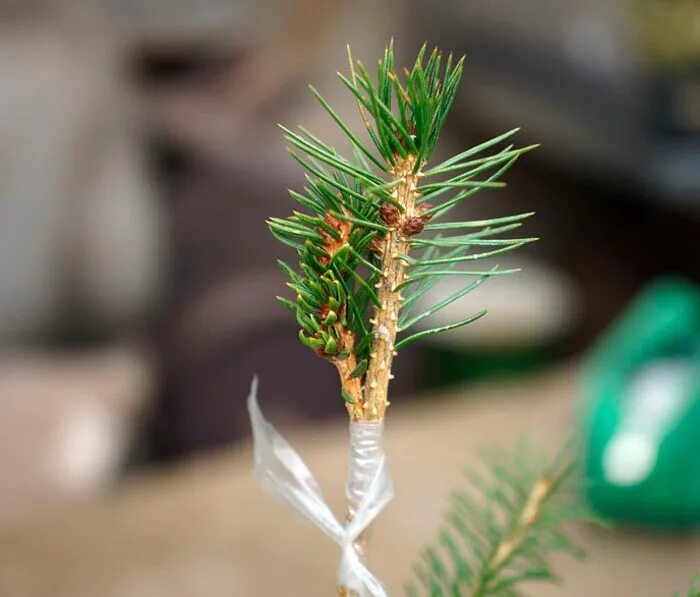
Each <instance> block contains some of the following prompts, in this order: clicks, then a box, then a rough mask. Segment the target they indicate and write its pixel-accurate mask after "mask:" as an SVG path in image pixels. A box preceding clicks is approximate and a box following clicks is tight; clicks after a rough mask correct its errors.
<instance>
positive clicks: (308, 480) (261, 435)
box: [248, 379, 394, 597]
mask: <svg viewBox="0 0 700 597" xmlns="http://www.w3.org/2000/svg"><path fill="white" fill-rule="evenodd" d="M248 410H249V412H250V420H251V424H252V427H253V443H254V452H255V474H256V476H257V478H258V481H259V482H260V484H261V485H262V487H263V488H264V489H265V491H266V492H267V493H268V494H269V495H270V496H271V497H272V498H274V499H275V500H276V501H278V502H279V503H281V504H282V505H284V506H285V507H286V508H287V509H288V510H290V511H291V512H293V513H294V514H296V515H297V516H300V517H301V518H303V519H305V520H307V521H308V522H310V523H311V524H313V525H315V526H317V527H318V528H319V529H321V530H322V531H323V532H324V533H325V534H326V535H328V537H330V538H331V539H332V540H333V541H335V543H337V544H338V545H339V546H340V549H341V557H340V565H339V567H338V585H339V586H343V587H346V588H347V589H349V590H350V591H351V592H353V593H355V594H357V595H359V596H360V597H384V596H386V595H387V592H386V590H385V589H384V587H383V586H382V584H381V582H379V580H378V579H377V578H376V577H375V576H374V575H373V574H372V573H371V572H370V571H369V569H368V568H367V567H366V565H365V563H364V562H363V560H362V557H361V554H360V553H359V551H360V550H359V549H358V543H357V541H358V538H359V537H360V535H361V533H362V531H363V530H364V529H366V528H367V527H368V526H369V525H370V524H371V523H372V521H373V520H374V519H375V518H376V517H377V516H378V515H379V513H380V512H381V510H382V509H383V508H384V506H385V505H386V504H387V503H388V502H389V501H390V500H391V498H392V497H393V496H394V490H393V486H392V482H391V477H390V475H389V469H388V467H387V464H386V457H385V455H384V452H383V449H382V442H381V436H382V425H381V423H377V422H353V423H351V425H350V444H351V445H350V465H349V471H348V484H347V496H348V503H349V508H350V514H351V516H350V517H349V519H348V521H347V523H346V524H345V525H342V524H341V523H340V522H338V519H337V518H336V517H335V515H334V514H333V512H331V510H330V508H329V507H328V504H327V503H326V501H325V499H324V498H323V495H322V493H321V490H320V488H319V486H318V483H317V482H316V479H314V476H313V475H312V474H311V471H310V470H309V469H308V467H307V466H306V464H304V461H303V460H302V459H301V457H300V456H299V455H298V454H297V453H296V451H295V450H294V448H292V447H291V446H290V445H289V443H287V441H286V440H285V439H284V438H283V437H282V436H281V435H280V434H279V433H278V432H277V430H276V429H275V428H274V427H273V426H272V424H271V423H269V422H268V421H267V420H266V419H265V418H264V417H263V415H262V412H261V411H260V407H259V406H258V401H257V379H255V380H253V384H252V387H251V391H250V396H249V397H248Z"/></svg>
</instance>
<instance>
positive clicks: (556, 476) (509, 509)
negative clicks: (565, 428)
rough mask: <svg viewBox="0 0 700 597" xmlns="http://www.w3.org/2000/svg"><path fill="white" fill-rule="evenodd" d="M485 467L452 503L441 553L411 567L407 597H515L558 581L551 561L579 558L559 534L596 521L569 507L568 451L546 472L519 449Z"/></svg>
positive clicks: (435, 550) (427, 553)
mask: <svg viewBox="0 0 700 597" xmlns="http://www.w3.org/2000/svg"><path fill="white" fill-rule="evenodd" d="M485 465H486V474H485V475H477V474H474V473H469V474H468V476H469V478H470V480H471V484H472V488H471V490H470V491H463V490H460V491H455V492H454V493H453V494H452V495H451V496H450V501H449V510H448V512H447V514H446V516H445V523H446V524H445V525H444V527H443V528H442V529H441V530H440V532H439V545H438V546H437V547H428V548H427V549H425V550H424V552H423V553H422V559H421V561H420V562H418V563H417V564H416V565H415V566H414V574H415V576H416V579H417V582H413V583H410V584H408V585H407V587H406V591H407V593H408V594H409V595H411V596H417V595H430V596H442V595H454V596H460V597H485V596H490V595H500V596H517V595H521V594H522V593H521V592H520V586H521V585H522V584H523V583H525V582H527V581H532V580H538V581H542V580H545V581H552V582H556V581H557V580H558V579H557V576H556V574H555V572H554V571H553V569H552V568H551V566H550V564H549V563H548V561H547V556H548V555H550V554H551V553H553V552H557V551H564V552H567V553H569V554H571V555H573V556H575V557H583V556H584V552H583V551H582V550H581V548H579V547H578V546H577V545H575V544H574V543H573V542H572V541H571V539H569V537H568V535H567V534H566V532H565V531H564V530H563V529H562V526H563V525H564V523H566V522H567V521H569V520H572V519H578V518H588V519H591V520H594V517H592V516H591V515H590V513H589V512H588V511H587V510H586V509H582V508H581V507H579V506H575V505H572V504H571V503H569V502H568V500H567V499H566V497H567V493H568V492H569V491H570V489H571V484H572V471H573V470H574V468H575V467H574V463H573V461H572V460H571V456H570V448H567V449H565V450H563V451H562V452H560V453H559V454H558V455H557V456H556V457H555V458H554V459H553V460H552V461H551V462H549V463H545V464H543V463H542V458H541V457H540V456H539V455H535V454H532V453H531V451H530V450H528V449H524V448H523V447H522V446H521V447H519V448H518V450H517V451H516V453H515V454H513V455H509V454H503V453H496V454H492V455H489V456H487V457H485Z"/></svg>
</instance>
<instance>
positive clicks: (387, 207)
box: [379, 203, 401, 226]
mask: <svg viewBox="0 0 700 597" xmlns="http://www.w3.org/2000/svg"><path fill="white" fill-rule="evenodd" d="M379 217H380V218H381V219H382V220H384V221H385V222H386V223H387V224H389V226H396V224H398V223H399V219H400V218H401V212H400V211H399V208H398V207H396V206H395V205H392V204H391V203H382V204H381V205H380V206H379Z"/></svg>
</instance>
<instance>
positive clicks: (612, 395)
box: [582, 278, 700, 527]
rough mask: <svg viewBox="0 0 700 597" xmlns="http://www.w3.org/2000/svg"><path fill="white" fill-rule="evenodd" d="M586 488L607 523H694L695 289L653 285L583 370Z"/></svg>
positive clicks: (699, 379)
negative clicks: (607, 518) (607, 520)
mask: <svg viewBox="0 0 700 597" xmlns="http://www.w3.org/2000/svg"><path fill="white" fill-rule="evenodd" d="M582 398H583V400H582V411H583V412H582V415H583V426H584V435H583V437H584V440H585V444H584V445H585V452H586V454H585V462H586V473H587V480H586V491H587V496H588V499H589V501H590V503H591V505H592V506H593V507H594V508H595V509H596V510H598V511H599V512H600V513H601V514H603V515H604V516H606V517H609V518H611V519H618V520H623V521H629V522H634V523H643V524H650V525H655V526H665V527H688V526H693V525H696V524H698V523H700V289H699V288H698V287H697V286H695V285H693V284H691V283H690V282H687V281H685V280H682V279H677V278H666V279H661V280H658V281H656V282H655V283H653V284H652V285H651V286H650V287H648V288H647V289H646V290H645V291H643V292H642V294H641V295H640V296H639V297H638V298H637V299H636V300H635V301H634V303H633V304H632V306H631V307H630V308H629V309H628V310H627V311H626V312H625V313H624V314H623V316H622V317H621V318H620V320H619V321H617V322H616V323H615V324H614V325H613V326H612V327H611V329H609V330H608V331H607V332H606V333H605V335H604V336H603V338H602V339H601V340H600V342H599V343H598V345H597V346H596V347H595V348H594V349H593V351H592V352H591V355H590V357H589V359H588V361H587V363H586V365H585V368H584V376H583V387H582Z"/></svg>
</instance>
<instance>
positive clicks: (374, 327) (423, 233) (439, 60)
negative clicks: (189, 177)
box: [253, 43, 536, 595]
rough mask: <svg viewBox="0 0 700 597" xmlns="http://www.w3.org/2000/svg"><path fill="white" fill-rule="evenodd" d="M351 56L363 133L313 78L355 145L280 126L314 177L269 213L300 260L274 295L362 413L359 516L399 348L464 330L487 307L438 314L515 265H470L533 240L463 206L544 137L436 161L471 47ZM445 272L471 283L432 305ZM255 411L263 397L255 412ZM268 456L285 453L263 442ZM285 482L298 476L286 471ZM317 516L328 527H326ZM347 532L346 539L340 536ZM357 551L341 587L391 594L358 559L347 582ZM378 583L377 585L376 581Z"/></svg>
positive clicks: (516, 223) (355, 462)
mask: <svg viewBox="0 0 700 597" xmlns="http://www.w3.org/2000/svg"><path fill="white" fill-rule="evenodd" d="M348 63H349V69H348V72H347V73H346V74H340V73H339V75H338V76H339V77H340V81H341V82H342V84H343V85H344V86H345V87H346V88H347V90H348V92H349V93H350V94H351V95H352V96H353V98H354V100H355V101H356V102H357V108H358V110H359V115H360V119H361V121H362V124H363V126H364V130H363V131H362V133H356V132H353V130H352V129H351V127H350V126H349V125H348V124H346V123H345V121H344V120H343V119H342V118H341V117H340V116H339V115H338V113H337V112H336V111H335V110H334V109H333V108H332V107H331V106H330V104H329V103H328V102H327V101H326V100H325V99H324V97H323V96H322V95H321V94H320V93H319V92H318V91H317V90H316V89H315V88H314V87H311V92H312V94H313V95H314V97H315V98H316V100H318V102H319V104H320V105H321V107H322V108H323V109H324V110H325V111H326V112H327V113H328V116H329V117H330V119H332V120H333V121H334V122H335V124H336V125H337V126H338V127H339V128H340V129H341V131H342V132H343V133H344V135H345V137H346V138H347V140H348V142H349V145H350V146H351V148H352V151H351V154H348V155H342V154H341V153H339V152H338V151H337V150H336V149H335V148H334V147H333V146H331V145H330V144H328V143H326V142H324V141H323V140H321V139H320V138H319V137H317V136H316V135H315V134H313V133H312V132H310V131H308V130H307V129H306V128H304V127H299V128H298V129H296V130H292V129H290V128H287V127H284V126H282V127H281V128H282V131H283V133H284V136H285V138H286V139H287V141H288V142H289V144H290V148H289V151H290V154H291V156H292V157H293V158H294V159H295V160H296V161H297V162H298V163H299V164H300V165H301V167H302V168H303V170H304V171H305V175H306V185H305V186H304V188H303V189H301V190H291V191H290V195H291V197H292V199H293V200H294V201H295V202H296V203H298V204H299V210H298V211H294V212H293V213H292V215H291V216H289V217H287V218H276V217H275V218H270V220H269V221H268V225H269V228H270V231H271V233H272V234H273V236H274V237H275V238H276V239H278V240H279V241H280V242H282V243H284V244H285V245H288V246H289V247H291V248H293V249H294V250H295V251H296V253H297V255H298V260H299V262H298V265H297V266H296V267H292V266H291V265H289V264H287V263H285V262H283V261H280V262H279V264H280V267H281V268H282V270H283V271H284V273H285V275H286V276H287V278H288V282H287V285H288V286H289V288H290V289H291V290H292V292H293V296H292V297H284V296H279V297H277V298H278V300H279V302H280V303H281V304H282V305H283V306H284V307H285V308H287V309H289V311H291V312H292V314H293V315H294V316H295V317H296V320H297V322H298V324H299V327H300V329H299V339H300V341H301V342H302V344H304V345H305V346H307V347H308V348H310V349H311V350H313V351H314V352H315V353H316V354H317V355H318V356H319V357H320V358H323V359H325V360H327V361H328V362H329V363H331V364H332V365H333V366H335V367H336V369H337V370H338V373H339V375H340V386H341V387H340V392H339V393H340V396H341V397H342V400H343V401H344V404H345V407H346V408H347V411H348V413H349V416H350V420H351V466H350V469H351V470H350V472H349V476H348V479H349V481H348V492H347V495H348V506H349V508H348V520H349V521H352V519H353V518H354V515H355V513H356V509H357V508H358V507H359V505H360V504H361V503H364V502H362V499H359V497H360V495H364V496H368V495H370V496H371V495H373V494H372V491H370V489H369V488H370V487H372V488H374V489H376V488H377V487H378V486H379V484H380V483H381V482H383V481H381V479H382V475H384V478H383V480H384V481H386V476H387V474H386V471H385V468H384V467H383V462H384V457H383V452H382V451H381V446H380V445H379V444H380V443H381V439H380V438H381V422H382V421H383V420H384V416H385V412H386V409H387V407H388V406H389V404H390V402H389V399H388V388H389V382H390V381H391V379H392V378H393V375H392V373H391V371H392V365H393V361H394V357H396V356H397V354H398V351H399V350H400V349H401V348H402V347H404V346H407V345H408V344H410V343H412V342H414V341H415V340H418V339H420V338H424V337H426V336H430V335H433V334H438V333H443V332H447V331H449V330H453V329H455V328H459V327H461V326H465V325H467V324H469V323H471V322H473V321H476V320H477V319H479V318H480V317H482V316H483V315H485V313H486V311H485V310H482V311H479V312H477V313H465V314H464V317H462V318H460V319H458V320H457V321H454V322H452V323H449V324H446V325H441V326H438V327H429V326H427V325H425V324H426V322H427V320H428V319H429V318H430V317H431V316H432V315H434V314H435V313H437V312H438V311H440V310H442V309H444V308H446V307H447V306H448V305H450V304H452V303H453V302H454V301H456V300H459V299H460V298H462V297H463V296H465V295H466V294H467V293H469V292H472V291H473V290H475V289H476V288H477V287H479V286H480V285H481V284H482V283H484V282H485V281H486V280H487V279H488V278H490V277H492V276H500V275H507V274H511V273H514V272H516V271H518V270H514V269H510V270H501V269H498V267H490V268H484V267H478V266H475V265H474V264H473V263H472V262H476V261H480V260H482V259H486V258H490V257H495V256H497V255H500V254H503V253H506V252H508V251H512V250H514V249H517V248H518V247H521V246H523V245H525V244H527V243H530V242H532V241H534V240H536V239H534V238H528V237H521V238H510V237H504V236H503V235H505V234H506V233H509V232H512V231H514V230H516V229H517V228H519V227H520V226H521V225H522V223H523V221H524V220H525V219H527V218H528V217H530V216H531V215H532V213H521V214H518V215H512V216H506V217H498V218H492V219H485V220H467V221H457V220H453V219H451V218H450V216H451V215H452V214H453V213H454V210H455V208H456V207H458V206H460V205H461V204H462V203H463V202H465V201H467V200H468V199H469V198H471V197H473V196H474V195H475V194H476V193H478V192H479V191H482V190H485V189H498V188H501V187H503V186H505V185H504V183H503V182H502V180H501V179H502V177H503V175H504V174H505V173H506V171H507V170H508V169H509V168H510V167H511V166H512V165H513V164H514V163H515V162H516V161H517V160H518V159H519V158H520V157H521V156H522V155H523V154H525V153H527V152H528V151H530V150H531V149H533V147H534V146H529V147H519V148H516V147H515V146H514V145H512V144H511V143H510V141H511V139H512V137H513V136H514V135H515V133H516V132H517V130H518V129H513V130H511V131H508V132H506V133H503V134H501V135H498V136H496V137H494V138H492V139H489V140H487V141H485V142H483V143H480V144H478V145H476V146H475V147H472V148H470V149H467V150H465V151H462V152H460V153H458V154H457V155H454V156H452V157H450V158H449V159H447V160H444V161H442V162H440V163H437V164H433V161H432V157H433V154H434V152H435V149H436V146H437V143H438V139H439V137H440V132H441V130H442V127H443V125H444V123H445V120H446V118H447V115H448V113H449V111H450V108H451V106H452V103H453V100H454V98H455V95H456V93H457V89H458V85H459V82H460V78H461V75H462V68H463V64H464V57H462V58H460V59H458V60H455V59H454V57H453V56H452V55H451V54H450V55H448V56H447V57H446V58H445V57H444V56H443V55H442V54H441V53H440V52H439V51H438V50H437V48H436V49H434V50H433V51H432V52H430V53H428V52H427V51H426V46H423V48H421V50H420V51H419V52H418V56H417V58H416V60H415V62H414V64H413V66H412V67H410V68H407V69H403V70H402V71H401V72H398V71H397V69H396V68H395V64H394V49H393V43H390V44H389V45H388V47H387V48H386V49H385V51H384V55H383V56H382V58H381V59H380V60H379V61H378V64H377V70H376V75H370V73H369V71H368V70H367V69H366V68H365V66H364V65H363V64H362V63H361V62H359V61H354V60H353V58H352V55H351V53H350V49H349V48H348ZM446 276H457V277H459V278H461V279H464V280H465V282H464V284H463V286H462V288H460V289H459V290H457V291H455V292H453V293H452V294H450V295H449V296H446V297H445V298H442V299H440V300H438V301H437V302H435V303H434V304H430V305H427V306H426V304H425V303H426V300H427V298H428V292H429V291H430V290H431V289H432V288H433V287H434V286H435V285H436V284H437V283H438V282H440V280H442V279H443V278H445V277H446ZM255 409H256V407H255V405H253V410H254V412H257V411H256V410H255ZM375 424H379V425H378V426H377V425H375ZM266 425H267V424H264V423H259V424H258V428H259V429H260V430H263V431H260V433H261V434H264V433H265V432H264V429H269V426H266ZM360 427H364V428H365V430H367V429H370V428H375V429H379V430H380V431H379V434H378V435H375V436H374V440H373V441H374V442H375V447H376V448H377V450H376V451H374V455H375V458H374V461H373V464H372V467H373V468H372V470H369V469H368V468H367V462H368V460H367V459H366V458H365V455H364V454H363V453H362V451H363V450H364V451H366V450H367V445H366V444H365V443H364V439H362V438H360V439H359V440H358V438H357V437H356V436H353V433H354V431H353V430H355V432H356V431H357V430H358V428H360ZM360 432H363V431H362V430H360ZM275 441H276V440H275ZM280 441H281V440H280ZM273 444H274V442H273ZM274 445H279V442H277V444H274ZM263 452H265V454H269V453H272V452H274V449H273V448H270V450H267V451H266V450H264V449H262V448H261V454H262V453H263ZM280 462H281V461H280ZM282 468H284V467H282ZM260 475H261V478H262V479H263V483H264V484H265V483H268V484H271V485H273V486H272V492H273V493H279V491H280V487H282V486H283V485H284V483H282V481H280V482H279V483H277V482H276V481H275V483H277V484H276V485H275V484H274V483H272V482H271V481H270V479H271V476H270V473H267V472H265V471H262V472H261V473H260ZM281 478H288V477H287V476H286V473H284V475H283V476H282V477H280V479H281ZM358 481H359V485H358ZM375 481H376V483H375ZM373 483H375V484H374V485H372V484H373ZM302 486H303V490H304V491H309V492H310V493H309V496H306V497H308V498H309V499H308V500H306V501H304V504H308V503H311V502H310V501H309V500H312V501H314V500H315V501H314V503H317V502H318V501H319V500H320V498H319V497H318V496H317V495H315V494H314V495H311V494H312V493H314V492H313V490H310V489H309V487H310V486H309V485H308V483H305V482H304V483H301V482H300V485H299V488H298V490H297V489H295V490H294V491H292V490H290V491H289V495H287V499H288V501H291V502H294V503H296V504H297V505H299V504H301V502H302V501H303V500H301V498H300V493H299V491H301V488H302ZM383 487H384V488H385V489H386V487H387V484H385V485H384V486H383ZM388 493H389V492H385V494H384V497H386V495H388ZM368 499H369V498H368ZM388 499H390V498H388ZM366 505H367V504H366V503H365V506H366ZM300 508H302V509H303V504H302V506H300ZM321 510H323V509H322V508H321ZM324 511H325V510H324ZM360 511H363V510H361V509H360ZM367 511H369V510H368V509H367V508H365V510H364V512H367ZM314 520H316V524H317V525H318V526H319V527H320V528H322V529H327V526H326V525H325V523H319V522H318V520H317V519H316V518H314ZM329 524H330V523H329ZM348 524H350V523H348ZM357 539H358V540H357V541H356V542H354V543H353V546H352V547H353V549H354V550H355V552H356V555H357V557H359V558H360V559H362V558H363V557H364V554H365V549H366V541H365V537H364V536H362V535H360V536H359V537H358V538H357ZM337 540H338V541H339V542H340V543H341V544H342V545H341V547H343V549H345V547H346V546H344V544H343V539H337ZM350 559H351V558H350V557H349V556H348V554H347V552H346V551H344V556H343V558H342V559H341V568H340V570H341V573H339V583H340V584H341V586H340V588H339V591H340V594H342V595H348V594H361V595H370V594H371V595H385V594H386V593H385V592H384V590H383V589H382V588H379V587H378V586H377V585H376V584H375V583H374V580H373V579H371V578H369V577H368V575H367V574H366V573H365V572H364V571H363V570H361V569H360V568H361V566H357V570H356V571H357V572H358V574H359V575H360V576H362V577H363V579H364V580H362V582H361V583H360V584H362V583H364V584H365V588H364V589H359V590H358V588H357V586H358V585H357V582H359V581H358V579H357V577H356V578H355V579H354V580H353V581H352V582H355V587H354V588H353V587H350V586H346V585H345V584H344V583H345V582H346V581H345V580H344V577H346V576H347V574H346V573H347V570H348V567H347V566H345V565H344V564H343V562H344V563H345V564H347V562H348V561H350ZM358 570H359V571H358ZM356 581H357V582H356ZM367 583H369V584H370V585H372V587H374V588H367Z"/></svg>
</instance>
